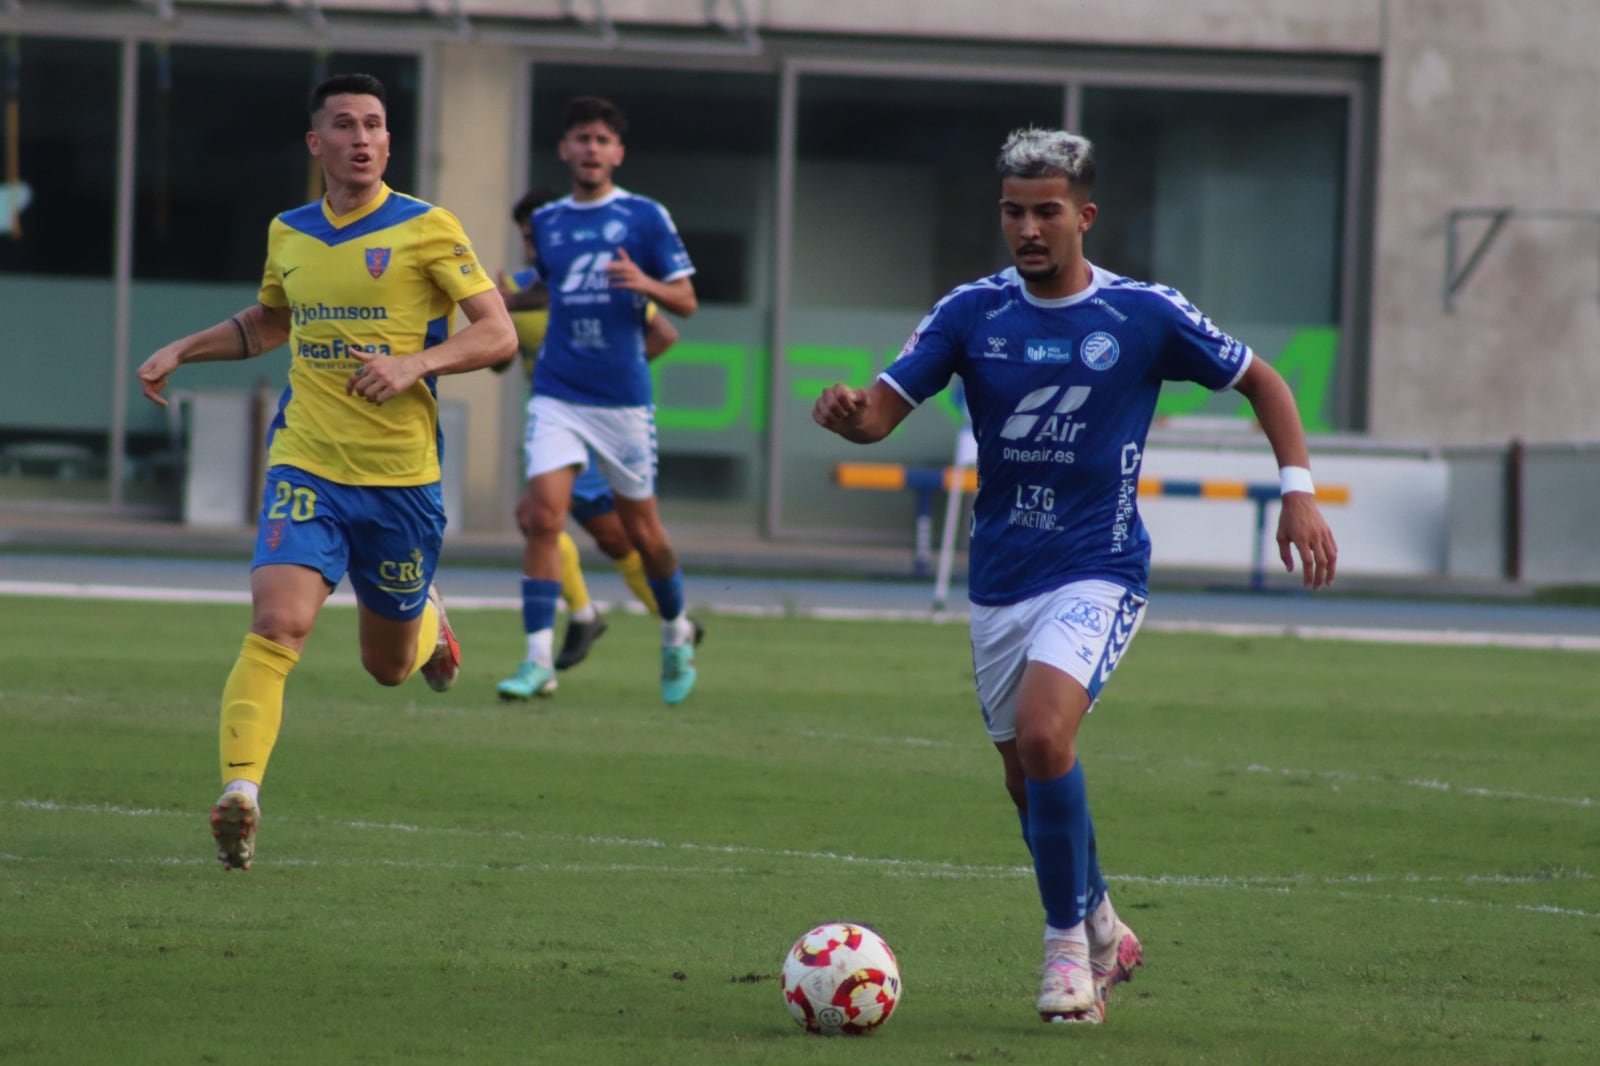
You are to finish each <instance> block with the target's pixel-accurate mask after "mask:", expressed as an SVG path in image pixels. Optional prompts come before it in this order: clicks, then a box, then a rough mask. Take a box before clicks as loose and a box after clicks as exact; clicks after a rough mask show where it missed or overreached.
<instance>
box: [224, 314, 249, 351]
mask: <svg viewBox="0 0 1600 1066" xmlns="http://www.w3.org/2000/svg"><path fill="white" fill-rule="evenodd" d="M239 318H240V316H239V315H233V316H231V317H229V319H228V321H229V322H231V323H233V331H234V332H235V333H237V334H238V335H239V358H240V359H248V358H250V342H249V341H248V340H247V339H246V338H245V332H244V323H243V322H241V321H239Z"/></svg>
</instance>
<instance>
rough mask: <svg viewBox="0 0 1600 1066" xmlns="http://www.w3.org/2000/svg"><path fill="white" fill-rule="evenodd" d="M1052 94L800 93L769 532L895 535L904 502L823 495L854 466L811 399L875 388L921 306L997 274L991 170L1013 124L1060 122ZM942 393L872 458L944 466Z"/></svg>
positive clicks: (868, 82) (1057, 92) (835, 84)
mask: <svg viewBox="0 0 1600 1066" xmlns="http://www.w3.org/2000/svg"><path fill="white" fill-rule="evenodd" d="M1063 103H1064V94H1063V91H1062V88H1061V86H1060V85H1050V84H1026V83H995V82H972V81H947V80H937V79H934V78H929V79H910V78H900V79H891V78H882V77H866V76H836V75H807V76H804V77H802V78H801V79H800V93H799V115H798V126H799V137H798V143H797V144H796V152H795V155H796V164H795V180H794V189H795V193H794V208H793V219H794V222H793V234H794V236H793V254H792V255H791V257H790V283H789V293H788V297H789V313H788V318H787V329H786V334H785V344H784V348H785V351H784V358H783V361H782V364H781V366H780V367H779V368H778V376H777V378H776V379H775V380H776V381H777V382H778V388H779V390H780V391H779V396H780V399H781V403H782V407H783V416H782V436H781V440H780V443H779V447H781V449H782V459H783V462H782V464H781V467H780V470H781V473H780V476H779V481H778V484H777V485H776V486H774V488H775V489H776V490H777V492H778V497H777V506H776V507H775V508H774V511H775V517H774V520H773V522H772V524H773V525H774V526H775V527H777V528H779V529H782V530H784V531H787V532H804V533H807V534H810V535H821V536H827V535H832V534H835V533H836V532H837V531H838V530H842V529H843V530H850V531H853V532H854V531H860V530H863V529H867V530H876V531H879V532H880V533H881V534H882V535H884V536H894V537H901V536H904V535H905V533H906V531H907V530H909V529H911V527H912V516H913V511H914V508H915V506H916V503H915V500H914V499H913V498H912V494H911V493H894V494H881V493H862V492H846V491H843V490H840V489H837V488H834V487H833V481H832V470H833V465H834V463H836V462H838V461H839V460H841V459H845V458H859V456H852V455H850V446H849V445H843V444H841V443H840V442H839V440H838V438H836V437H834V436H832V435H831V434H827V433H823V432H820V431H819V430H818V429H817V427H816V426H815V425H814V424H813V423H812V421H811V406H812V403H813V402H814V401H815V400H816V397H817V393H818V392H820V391H821V390H822V388H823V386H825V385H827V384H829V383H831V382H834V381H843V382H846V383H847V384H851V385H856V386H863V387H864V386H866V385H869V384H871V382H872V380H873V379H874V378H875V377H876V375H877V373H878V371H880V370H882V369H883V368H884V367H886V366H887V365H888V364H889V363H890V362H892V361H893V360H894V357H895V356H896V355H898V354H899V352H900V348H901V346H902V345H903V344H904V343H905V340H906V337H907V336H908V335H909V334H910V333H911V331H912V330H913V329H914V328H915V327H916V325H917V323H918V322H919V321H921V319H922V317H923V316H924V315H926V314H927V313H928V311H929V309H930V308H931V307H932V306H933V304H934V303H935V302H936V301H937V300H938V299H939V298H940V297H941V296H943V295H944V294H945V293H946V292H948V291H949V290H950V289H952V288H954V287H955V286H956V285H959V284H962V283H964V282H968V281H972V280H973V279H975V278H979V277H983V276H985V275H988V274H992V273H994V272H995V271H996V270H1000V269H1003V268H1004V267H1006V266H1008V265H1009V259H1008V258H1007V256H1006V251H1005V244H1004V242H1003V240H1002V239H1001V236H1000V212H999V206H998V202H999V198H1000V186H999V181H998V179H997V178H996V177H995V170H994V161H995V157H996V156H997V155H998V154H999V151H1000V145H1001V144H1002V143H1003V142H1004V140H1005V138H1006V135H1007V134H1008V133H1010V132H1011V131H1012V130H1014V129H1016V128H1017V127H1019V126H1028V125H1040V126H1058V125H1060V124H1061V117H1062V109H1063ZM949 395H950V394H949V390H946V392H944V393H941V394H940V395H939V396H938V397H937V398H936V399H935V400H934V401H933V402H931V403H929V404H928V405H927V406H928V407H929V410H926V411H922V412H919V414H918V416H917V417H916V418H911V419H907V420H906V422H905V423H904V424H903V425H902V426H901V427H900V429H899V430H898V431H896V433H895V434H894V436H893V437H891V438H890V439H889V440H887V441H885V442H883V443H882V444H881V445H879V446H878V447H876V448H874V450H873V455H872V457H871V458H872V459H874V460H877V461H902V462H908V463H914V464H930V465H931V464H939V465H943V464H944V463H947V462H949V461H950V457H951V454H952V450H953V448H954V444H955V438H956V430H957V428H958V426H959V424H960V417H961V416H960V413H959V412H958V410H957V408H956V406H955V405H954V404H953V403H951V402H950V399H949Z"/></svg>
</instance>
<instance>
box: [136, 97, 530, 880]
mask: <svg viewBox="0 0 1600 1066" xmlns="http://www.w3.org/2000/svg"><path fill="white" fill-rule="evenodd" d="M384 99H385V94H384V87H383V84H382V82H380V81H379V80H378V79H377V78H374V77H372V76H370V75H367V74H340V75H335V76H334V77H331V78H329V79H327V80H326V81H323V82H322V83H320V84H319V85H318V86H317V87H316V88H315V89H314V90H312V93H311V100H310V111H311V129H310V132H308V133H307V134H306V144H307V146H308V147H309V148H310V150H311V154H312V156H314V157H315V158H316V159H317V160H318V161H319V162H320V163H321V165H322V173H323V179H324V183H325V185H326V187H327V190H328V191H327V195H326V196H324V197H323V198H322V199H321V200H320V201H317V202H315V203H310V204H306V205H305V206H304V207H298V208H295V209H294V210H292V211H285V212H284V213H283V214H281V215H279V216H278V217H277V218H275V219H274V220H273V221H272V225H271V227H270V228H269V229H268V231H267V260H266V265H265V267H264V269H263V271H262V278H261V289H260V293H259V302H258V303H256V304H254V305H252V306H250V307H248V308H246V309H245V310H243V311H241V312H239V313H238V314H236V315H234V316H233V317H232V318H230V319H228V320H227V321H225V322H219V323H218V324H217V325H215V326H212V327H211V328H209V329H205V330H201V331H200V332H199V333H195V334H191V335H190V336H188V337H184V338H183V339H181V340H177V341H173V342H172V343H171V344H168V345H166V346H164V347H162V348H161V349H159V350H158V351H157V352H155V354H153V355H151V356H150V358H149V359H146V360H145V362H144V364H143V365H142V366H141V367H140V368H139V383H140V385H141V386H142V387H143V389H144V394H145V395H146V396H147V397H149V398H150V399H151V400H153V401H154V402H156V403H158V404H161V405H163V406H165V405H166V402H167V401H166V399H165V398H164V397H163V396H162V395H161V392H162V390H163V389H165V388H166V385H167V381H168V379H169V378H170V377H171V375H172V373H173V372H174V371H175V370H177V368H178V367H180V366H182V365H183V364H185V363H194V362H205V361H210V360H217V359H250V358H253V357H255V356H258V355H261V354H263V353H265V352H267V351H270V350H272V349H274V348H276V347H278V346H279V345H281V344H283V343H284V342H285V341H287V342H288V345H289V387H288V388H287V389H286V390H285V391H284V394H283V399H282V400H281V402H280V403H279V406H278V412H277V416H276V417H275V418H274V419H273V421H272V427H271V430H270V433H271V436H270V439H269V450H268V455H267V461H268V464H269V469H268V470H267V477H266V489H265V494H264V497H263V499H262V502H261V517H260V522H259V526H258V529H257V534H256V548H255V558H254V561H253V562H252V569H251V572H250V602H251V608H250V610H251V616H250V632H249V634H247V635H246V636H245V639H244V646H243V647H242V648H241V649H240V651H239V658H238V660H237V661H236V662H235V663H234V666H233V671H232V673H230V674H229V675H228V681H227V684H226V685H225V686H224V687H223V690H222V725H221V729H220V748H221V751H220V755H221V763H222V766H221V770H222V781H223V789H222V796H221V798H220V799H219V800H218V801H217V803H216V806H214V807H213V808H212V811H211V825H212V835H213V836H214V837H215V838H216V841H217V857H218V858H219V859H220V860H221V861H222V864H223V868H224V869H233V868H248V867H249V865H250V860H251V859H252V857H253V856H254V854H255V840H256V828H257V825H258V824H259V821H260V805H259V799H260V796H259V790H260V786H261V781H262V777H263V775H264V774H265V773H266V769H267V759H268V757H269V756H270V755H271V754H272V749H273V746H274V744H275V743H276V741H277V738H278V727H279V725H280V723H281V721H282V718H283V694H284V685H285V682H286V681H287V680H288V676H289V672H290V671H291V670H292V669H294V667H295V664H296V663H298V662H299V660H300V651H301V649H302V648H303V647H304V646H305V642H306V638H307V637H308V636H309V635H310V633H311V627H312V625H313V624H314V623H315V622H316V620H317V615H318V614H319V613H320V612H321V610H322V605H323V603H324V602H325V601H326V600H327V598H328V593H329V592H331V591H332V590H333V588H334V586H335V585H337V584H338V583H339V581H340V580H341V579H342V578H343V577H344V576H345V575H346V574H348V575H349V577H350V584H351V587H352V588H353V589H354V590H355V594H356V601H357V604H358V606H359V613H360V632H361V665H362V666H363V667H365V668H366V670H367V672H368V673H369V674H371V675H372V676H373V678H375V679H376V680H377V681H378V682H379V683H380V684H383V685H398V684H400V683H401V682H402V681H404V680H405V679H406V678H408V677H410V676H411V675H412V674H413V673H417V672H420V673H421V674H422V675H423V677H424V678H425V679H426V680H427V682H428V684H429V685H430V686H431V687H432V688H434V689H437V690H440V691H443V690H444V689H446V688H449V687H450V685H451V683H452V682H454V681H455V678H456V675H457V672H458V670H459V668H460V662H461V658H460V650H459V648H457V646H456V641H455V638H454V636H452V634H451V631H450V626H449V623H448V622H447V621H446V619H445V616H444V610H443V603H442V601H441V600H440V599H439V595H438V590H437V589H436V588H435V587H434V584H433V573H434V568H435V566H436V565H437V563H438V559H439V546H440V542H441V540H442V537H443V534H444V522H445V515H444V500H443V497H442V495H441V494H440V489H439V440H438V436H439V405H438V397H437V393H436V391H435V390H436V386H435V379H436V377H437V376H438V375H440V374H457V373H461V372H463V371H468V370H473V369H476V368H478V367H485V366H491V365H493V364H495V363H497V362H500V361H501V360H503V359H506V358H508V357H509V356H510V355H511V354H512V353H513V352H515V351H516V332H515V330H514V329H513V327H512V324H511V317H510V316H509V315H508V314H507V313H506V309H505V305H504V303H503V302H502V301H501V299H500V296H499V294H498V293H497V292H496V291H495V287H494V281H493V280H492V279H491V278H490V277H489V276H488V275H487V274H486V273H485V272H484V270H483V268H482V266H480V265H479V263H478V259H477V256H476V255H475V254H474V253H473V251H472V244H471V242H469V241H468V240H467V237H466V234H465V233H463V232H462V229H461V225H460V223H459V222H457V221H456V219H455V217H454V216H453V215H451V214H450V212H448V211H445V210H444V209H442V208H439V207H435V206H433V205H432V204H428V203H424V202H422V201H421V200H416V199H413V198H412V197H409V196H403V195H401V194H400V193H397V192H394V191H393V190H391V189H390V188H389V186H388V185H386V184H384V181H383V171H384V167H385V166H386V165H387V163H388V161H389V129H388V122H387V111H386V108H385V103H384ZM458 305H459V306H460V308H461V310H462V312H463V313H464V314H465V315H466V317H467V319H468V322H469V325H468V326H467V327H466V328H465V329H463V330H461V331H460V332H459V333H457V334H455V335H454V336H451V335H450V327H451V321H452V319H453V318H454V316H455V310H456V307H457V306H458Z"/></svg>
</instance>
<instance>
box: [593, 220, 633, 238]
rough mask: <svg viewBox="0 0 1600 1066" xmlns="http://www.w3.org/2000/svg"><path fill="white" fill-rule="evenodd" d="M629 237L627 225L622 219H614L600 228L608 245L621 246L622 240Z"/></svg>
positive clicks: (601, 234)
mask: <svg viewBox="0 0 1600 1066" xmlns="http://www.w3.org/2000/svg"><path fill="white" fill-rule="evenodd" d="M627 235H628V226H627V223H625V222H623V221H622V220H621V219H616V218H614V219H612V220H611V221H609V222H607V223H606V224H605V225H604V226H602V227H601V228H600V236H602V237H604V238H605V240H606V243H607V244H621V243H622V238H624V237H626V236H627Z"/></svg>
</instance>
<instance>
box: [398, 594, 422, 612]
mask: <svg viewBox="0 0 1600 1066" xmlns="http://www.w3.org/2000/svg"><path fill="white" fill-rule="evenodd" d="M424 599H427V597H426V596H419V597H418V598H417V599H414V600H412V601H411V602H410V603H402V604H401V605H400V609H401V610H402V611H409V610H411V608H413V607H415V606H416V605H417V604H419V603H421V602H422V601H423V600H424Z"/></svg>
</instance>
